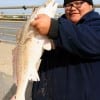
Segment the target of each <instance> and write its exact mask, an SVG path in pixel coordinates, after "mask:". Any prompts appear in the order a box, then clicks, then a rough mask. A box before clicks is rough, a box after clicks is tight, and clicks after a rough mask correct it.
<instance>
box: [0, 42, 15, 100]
mask: <svg viewBox="0 0 100 100" xmlns="http://www.w3.org/2000/svg"><path fill="white" fill-rule="evenodd" d="M14 47H15V45H14V44H11V43H7V42H1V41H0V100H3V97H4V96H5V95H6V94H7V92H8V91H9V89H10V88H11V86H12V84H13V77H12V74H13V70H12V49H13V48H14ZM5 100H8V99H5Z"/></svg>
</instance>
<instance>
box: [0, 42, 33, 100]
mask: <svg viewBox="0 0 100 100" xmlns="http://www.w3.org/2000/svg"><path fill="white" fill-rule="evenodd" d="M14 47H15V44H11V43H7V42H1V41H0V100H10V98H11V97H12V95H13V94H14V93H15V90H16V86H15V84H14V81H13V67H12V50H13V48H14ZM31 89H32V83H31V82H30V83H29V85H28V87H27V91H26V100H31Z"/></svg>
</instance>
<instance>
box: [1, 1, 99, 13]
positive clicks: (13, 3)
mask: <svg viewBox="0 0 100 100" xmlns="http://www.w3.org/2000/svg"><path fill="white" fill-rule="evenodd" d="M45 1H46V0H0V7H4V6H5V7H6V6H23V5H26V6H27V5H41V4H42V3H43V2H45ZM55 1H56V2H58V4H63V0H55ZM93 2H94V4H100V0H94V1H93ZM98 10H100V9H98ZM2 11H3V12H6V13H9V12H13V13H17V12H19V13H26V12H27V10H26V11H24V10H16V11H15V10H0V12H2Z"/></svg>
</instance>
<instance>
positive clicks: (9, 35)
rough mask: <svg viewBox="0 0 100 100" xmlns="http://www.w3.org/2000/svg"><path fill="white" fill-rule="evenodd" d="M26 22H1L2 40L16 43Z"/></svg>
mask: <svg viewBox="0 0 100 100" xmlns="http://www.w3.org/2000/svg"><path fill="white" fill-rule="evenodd" d="M24 23H25V21H7V20H0V40H1V41H6V42H12V43H15V41H16V34H17V33H18V32H19V30H20V29H21V28H22V27H23V25H24Z"/></svg>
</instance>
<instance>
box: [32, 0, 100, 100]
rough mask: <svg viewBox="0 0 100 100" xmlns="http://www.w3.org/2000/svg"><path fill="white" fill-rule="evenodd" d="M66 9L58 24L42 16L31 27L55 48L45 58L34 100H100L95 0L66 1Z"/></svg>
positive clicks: (98, 27) (99, 35)
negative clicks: (50, 40)
mask: <svg viewBox="0 0 100 100" xmlns="http://www.w3.org/2000/svg"><path fill="white" fill-rule="evenodd" d="M64 8H65V14H64V15H62V16H61V17H60V18H59V19H58V20H54V19H50V18H49V17H48V16H47V15H44V14H42V15H38V17H37V18H36V20H35V21H33V22H32V23H31V25H32V26H33V27H35V28H36V29H37V31H38V32H39V33H40V34H41V35H47V36H48V37H49V38H51V39H53V41H54V44H55V50H52V51H49V52H48V51H45V53H44V54H43V56H42V63H41V66H40V70H39V74H40V79H41V80H40V82H36V83H35V84H33V91H32V98H33V100H100V15H99V14H98V13H97V12H95V11H94V9H93V2H92V0H64Z"/></svg>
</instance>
